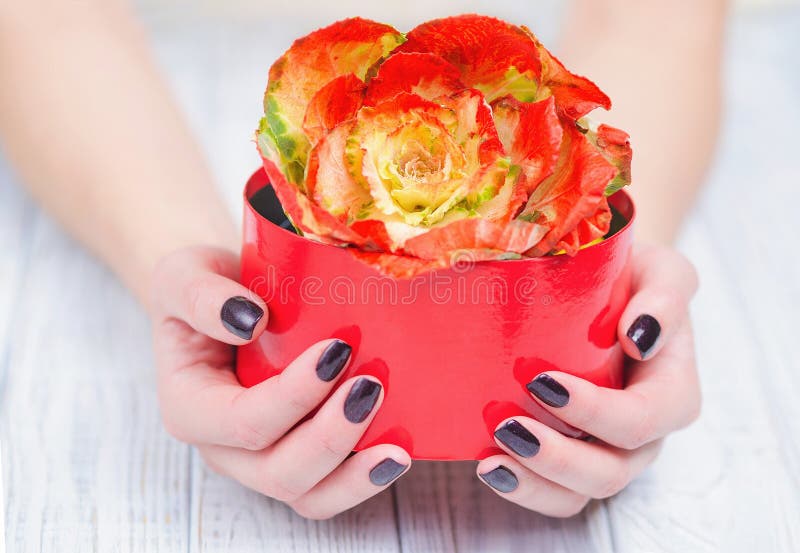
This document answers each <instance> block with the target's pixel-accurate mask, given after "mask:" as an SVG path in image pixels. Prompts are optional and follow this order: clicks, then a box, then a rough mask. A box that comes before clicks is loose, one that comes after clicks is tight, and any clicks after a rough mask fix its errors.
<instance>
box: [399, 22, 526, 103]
mask: <svg viewBox="0 0 800 553" xmlns="http://www.w3.org/2000/svg"><path fill="white" fill-rule="evenodd" d="M407 38H408V41H407V42H406V43H405V44H403V45H402V46H401V47H400V48H399V49H398V51H399V52H429V53H432V54H436V55H438V56H441V57H442V58H444V59H445V60H447V61H448V62H450V63H451V64H453V65H454V66H456V67H457V68H458V69H459V70H460V72H461V80H462V81H463V82H464V84H466V85H467V86H470V87H474V88H477V89H479V90H481V91H482V92H483V93H484V94H485V95H486V98H487V100H488V101H490V102H491V101H492V100H494V99H495V98H498V97H500V96H505V95H506V94H509V93H513V94H514V95H515V96H517V97H519V98H520V99H523V100H529V99H532V98H533V97H534V95H535V91H536V86H537V83H538V80H539V76H540V74H541V63H540V61H539V51H538V49H537V48H536V44H534V42H533V41H532V40H531V38H530V37H529V36H528V34H527V33H526V32H525V31H524V30H523V29H521V28H520V27H517V26H516V25H511V24H510V23H506V22H505V21H501V20H500V19H495V18H493V17H486V16H482V15H459V16H456V17H446V18H444V19H435V20H433V21H428V22H426V23H423V24H421V25H419V26H417V27H415V28H414V29H413V30H412V31H411V32H409V33H408V36H407ZM510 72H514V74H513V75H512V74H510Z"/></svg>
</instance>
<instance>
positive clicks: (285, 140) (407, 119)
mask: <svg viewBox="0 0 800 553" xmlns="http://www.w3.org/2000/svg"><path fill="white" fill-rule="evenodd" d="M610 106H611V104H610V101H609V98H608V97H607V96H606V95H605V94H604V93H603V92H602V91H601V90H600V89H599V88H598V87H597V86H596V85H595V84H594V83H592V82H591V81H589V80H588V79H585V78H583V77H580V76H577V75H574V74H572V73H570V72H569V71H567V70H566V69H565V68H564V66H563V65H562V64H561V63H560V62H559V61H558V60H557V59H556V58H555V57H553V56H552V55H551V54H550V53H549V52H548V51H547V50H546V49H545V48H544V47H543V46H542V45H541V43H540V42H539V41H538V40H537V39H536V37H535V36H534V35H533V34H532V33H531V32H530V31H529V30H528V29H527V28H525V27H521V26H516V25H511V24H509V23H506V22H504V21H500V20H498V19H494V18H491V17H485V16H479V15H462V16H457V17H449V18H444V19H438V20H434V21H429V22H427V23H423V24H422V25H420V26H418V27H416V28H415V29H413V30H412V31H411V32H409V33H408V35H406V36H404V35H403V34H401V33H400V32H398V31H397V30H395V29H394V28H392V27H390V26H388V25H384V24H381V23H376V22H374V21H369V20H365V19H361V18H352V19H347V20H344V21H339V22H337V23H334V24H332V25H330V26H328V27H325V28H323V29H319V30H317V31H314V32H313V33H311V34H309V35H308V36H306V37H303V38H301V39H299V40H297V41H295V43H294V44H293V45H292V47H291V48H290V49H289V50H288V51H287V52H286V53H285V54H284V55H283V56H282V57H281V58H280V59H279V60H278V61H277V62H275V64H273V66H272V67H271V69H270V73H269V84H268V86H267V91H266V94H265V97H264V109H265V116H264V118H263V119H262V120H261V124H260V126H259V129H258V131H257V135H256V138H257V144H258V147H259V151H260V153H261V156H262V158H263V160H264V166H265V169H266V171H267V173H268V175H269V177H270V180H271V182H272V185H273V187H274V189H275V192H276V194H277V196H278V198H279V199H280V201H281V204H282V205H283V208H284V210H285V211H286V214H287V216H288V217H289V218H290V219H291V221H292V222H293V224H294V225H295V227H296V228H297V229H298V231H300V232H302V233H303V234H304V235H306V236H307V237H309V238H312V239H315V240H319V241H322V242H325V243H329V244H333V245H339V246H349V247H350V249H351V251H352V252H353V254H354V255H356V256H357V257H359V259H361V260H362V261H365V262H367V263H369V264H371V265H373V266H374V267H376V268H377V269H379V270H380V271H381V272H383V273H385V274H390V275H393V276H397V277H408V276H412V275H415V274H418V273H420V272H422V271H426V270H429V269H432V268H438V267H446V266H448V265H449V264H450V263H451V260H452V259H454V257H455V254H463V253H464V252H468V253H469V254H470V255H471V256H472V259H474V260H487V259H508V258H514V257H522V256H539V255H545V254H548V253H551V252H554V251H559V250H563V251H565V252H566V253H567V254H569V255H574V254H575V253H576V252H577V251H578V249H580V248H581V247H582V246H584V245H586V244H589V243H591V242H593V241H595V240H597V239H599V238H602V236H603V235H605V234H606V233H607V232H608V230H609V226H610V221H611V211H610V209H609V206H608V202H607V200H606V197H607V196H608V195H610V194H612V193H613V192H615V191H616V190H618V189H619V188H621V187H623V186H625V185H627V184H629V183H630V161H631V150H630V144H629V142H628V135H627V134H625V133H624V132H623V131H620V130H618V129H614V128H611V127H608V126H605V125H600V126H599V127H597V128H591V126H590V125H589V123H588V122H587V121H586V120H585V119H584V117H585V116H586V114H587V113H589V112H590V111H592V110H593V109H595V108H597V107H603V108H605V109H609V108H610Z"/></svg>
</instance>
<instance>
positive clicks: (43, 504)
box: [0, 9, 800, 553]
mask: <svg viewBox="0 0 800 553" xmlns="http://www.w3.org/2000/svg"><path fill="white" fill-rule="evenodd" d="M150 23H151V31H152V32H153V33H154V34H155V36H156V39H157V40H156V44H157V53H158V56H159V59H160V61H161V63H162V64H163V65H164V66H165V67H166V68H167V70H168V72H169V74H170V77H171V82H172V84H173V87H174V89H175V91H176V94H177V95H178V97H179V98H180V99H181V101H182V103H183V105H184V106H185V108H186V111H187V115H188V116H189V119H190V120H191V122H192V125H193V126H194V128H195V130H196V131H197V132H198V134H199V135H200V136H201V138H202V140H203V144H204V147H205V148H206V150H207V151H208V153H209V157H210V159H211V161H212V165H213V167H214V170H215V172H216V174H217V176H218V178H219V180H220V182H221V183H224V185H225V197H226V202H227V203H228V205H229V207H230V208H231V209H232V210H233V212H235V213H238V210H239V208H240V199H239V198H240V185H241V183H242V182H243V180H244V178H245V177H246V176H247V173H248V172H249V171H250V169H251V168H252V167H253V166H254V165H255V164H256V163H257V161H256V159H255V153H254V150H253V149H252V144H250V143H249V142H248V138H249V136H250V132H251V130H252V127H253V124H254V121H256V120H257V119H258V112H259V110H260V109H261V106H260V105H259V104H260V103H259V101H258V96H259V94H260V89H261V88H262V87H263V84H264V83H263V82H262V81H263V79H264V73H265V70H266V68H265V65H264V63H265V62H264V60H269V59H272V58H274V57H275V56H276V55H278V54H279V50H280V49H281V48H283V47H285V46H286V44H287V43H288V41H289V40H290V38H291V37H293V36H294V35H296V34H297V32H296V29H294V28H291V26H282V25H281V24H280V23H279V22H277V21H271V22H270V21H267V22H263V21H259V22H258V24H257V25H256V24H252V25H248V24H244V25H242V24H241V22H239V23H237V24H236V25H235V26H234V25H233V24H229V25H228V26H225V25H216V24H213V25H212V22H209V21H206V22H202V21H199V22H195V24H193V25H192V26H189V27H185V26H183V27H182V26H179V25H177V24H173V23H171V22H170V21H160V20H158V18H153V20H152V21H151V22H150ZM797 28H800V10H797V9H785V10H783V11H781V12H776V13H774V14H763V15H761V16H759V17H758V18H754V19H750V20H744V19H741V20H739V21H738V22H737V23H736V25H735V26H734V27H733V29H732V34H731V39H730V46H729V53H728V77H727V78H728V87H727V90H729V97H728V99H727V106H726V114H727V116H726V118H725V127H724V128H723V132H722V142H721V146H720V152H719V157H718V160H717V163H716V166H715V169H714V171H713V172H712V174H711V175H710V179H709V185H708V188H707V190H706V191H705V192H704V194H703V196H702V198H701V199H700V201H699V203H698V205H697V208H696V209H695V211H694V213H693V214H692V216H691V218H690V220H689V223H688V225H687V228H686V231H685V233H684V236H683V239H682V241H681V247H682V248H683V249H684V251H685V252H686V253H687V254H688V255H689V256H690V257H691V258H692V259H693V261H694V262H695V263H696V264H697V266H698V269H699V272H700V275H701V280H702V287H701V291H700V293H699V294H698V297H697V299H696V302H695V304H694V306H693V314H694V321H695V327H696V337H697V347H698V361H699V364H700V370H701V377H702V381H703V387H704V393H705V407H704V412H703V415H702V417H701V418H700V420H699V421H698V423H696V424H695V425H693V426H692V427H691V428H690V429H688V430H685V431H682V432H679V433H677V434H675V435H674V436H672V437H671V438H670V439H669V440H667V443H666V446H665V449H664V452H663V454H662V455H661V457H660V459H659V460H658V461H657V462H656V463H655V465H654V466H653V467H651V468H650V469H649V470H648V471H647V472H646V473H645V474H644V475H643V476H642V477H641V478H640V479H638V480H637V481H636V482H634V483H633V484H632V485H631V486H629V487H628V489H626V490H625V491H624V492H623V493H621V494H620V495H619V496H617V497H615V498H614V499H612V500H609V501H605V502H595V503H593V504H592V505H590V507H589V508H588V509H587V510H586V511H585V512H584V513H583V514H582V515H581V516H579V517H576V518H574V519H572V520H554V519H548V518H544V517H541V516H538V515H535V514H533V513H530V512H527V511H524V510H522V509H520V508H517V507H515V506H513V505H511V504H510V503H508V502H505V501H503V500H502V499H501V498H500V497H498V496H497V495H495V494H494V493H492V492H490V491H489V490H488V489H487V488H486V487H485V486H484V485H483V484H481V483H480V482H478V480H477V479H476V478H475V476H474V463H452V464H444V463H418V464H416V465H415V466H414V467H412V470H411V472H410V474H408V475H407V476H405V477H404V478H403V479H401V481H400V482H399V483H398V484H397V485H396V486H395V487H394V488H393V489H392V491H390V492H387V493H384V494H381V495H379V496H378V497H376V498H374V499H373V500H371V501H369V502H367V503H365V504H363V505H361V506H360V507H358V508H356V509H354V510H352V511H350V512H348V513H345V514H344V515H342V516H340V517H337V518H335V519H333V520H329V521H323V522H311V521H306V520H304V519H302V518H300V517H298V516H296V515H295V514H293V513H292V512H291V510H290V509H288V508H287V507H285V506H283V505H282V504H280V503H278V502H275V501H272V500H269V499H266V498H263V497H261V496H259V495H257V494H255V493H253V492H251V491H248V490H245V489H243V488H241V487H240V486H238V485H237V484H235V483H234V482H231V481H229V480H227V479H225V478H222V477H219V476H217V475H215V474H212V473H210V472H209V471H208V469H206V467H205V466H204V465H203V463H202V461H201V460H200V459H199V457H198V456H197V454H195V453H194V452H193V451H192V450H191V448H189V447H188V446H185V445H182V444H179V443H177V442H176V441H174V440H172V439H171V438H169V437H168V436H167V435H166V434H165V433H164V431H163V430H162V428H161V423H160V421H159V414H158V409H157V404H156V400H155V394H154V382H153V362H152V358H151V354H150V349H149V328H148V325H147V321H146V318H145V316H144V314H143V313H142V312H141V310H140V309H139V308H138V307H137V306H136V305H135V303H134V302H133V300H132V299H131V298H130V297H129V295H128V294H127V293H126V292H125V291H124V290H123V289H122V288H121V287H120V286H119V284H117V282H116V281H115V279H114V278H113V276H112V275H110V274H109V273H108V271H107V270H106V269H104V268H103V267H102V266H101V265H99V264H98V263H97V262H96V261H95V260H93V259H92V258H90V257H89V256H88V255H87V254H86V253H85V252H84V251H82V250H81V249H80V248H79V247H78V246H77V245H76V244H74V243H73V242H72V241H71V240H70V239H69V238H67V237H65V236H64V235H63V233H62V232H61V231H60V230H59V229H58V228H57V227H56V226H55V224H54V223H53V222H51V221H50V220H49V219H48V218H47V217H46V216H44V215H43V214H41V213H40V212H39V210H38V209H37V208H36V207H35V206H34V204H33V203H32V201H31V200H30V199H28V198H27V197H26V196H25V194H24V193H23V192H21V191H20V189H19V188H18V187H16V186H14V185H13V182H14V178H13V176H12V175H11V174H10V172H9V171H8V169H7V168H6V167H3V166H2V165H0V443H2V476H3V481H4V485H5V490H4V491H5V495H4V503H3V505H4V507H5V516H4V521H5V538H6V543H7V546H8V550H9V551H13V552H15V553H16V552H21V553H27V552H38V551H44V552H55V551H69V552H79V553H82V552H101V553H105V552H109V551H110V552H137V553H138V552H170V553H171V552H181V553H183V552H187V551H191V552H197V553H199V552H203V553H215V552H223V551H244V552H250V551H253V552H255V551H270V552H278V553H283V552H286V553H289V552H291V553H295V552H316V551H320V552H358V553H361V552H385V553H395V552H435V553H439V552H442V553H450V552H459V553H462V552H470V553H471V552H499V553H502V552H522V551H526V552H527V551H547V552H548V553H560V552H575V553H578V552H602V553H605V552H621V553H626V552H631V553H633V552H636V553H640V552H662V551H664V552H667V551H669V552H672V551H681V552H682V553H683V552H688V553H692V552H717V551H725V552H734V553H735V552H739V551H741V552H751V551H757V552H762V551H764V552H773V551H774V552H787V553H789V552H794V551H797V550H798V549H800V530H798V525H797V522H798V521H800V477H799V476H798V474H800V445H798V443H797V437H798V436H800V402H798V401H797V397H796V396H797V390H798V389H800V363H799V362H798V355H797V353H796V351H797V347H796V341H797V340H796V338H795V334H796V330H795V327H796V324H795V320H796V314H795V311H796V310H797V308H798V306H800V284H798V283H800V247H798V237H797V236H798V230H799V229H798V225H797V214H796V206H797V205H798V200H799V199H800V194H799V193H798V186H800V163H799V162H798V155H797V151H796V150H797V146H796V144H797V140H796V132H797V128H800V106H798V103H797V98H798V97H800V71H798V70H797V69H798V68H799V67H800V66H798V65H797V57H796V52H797V51H800V35H798V34H797V33H796V31H795V30H796V29H797ZM254 91H255V92H254Z"/></svg>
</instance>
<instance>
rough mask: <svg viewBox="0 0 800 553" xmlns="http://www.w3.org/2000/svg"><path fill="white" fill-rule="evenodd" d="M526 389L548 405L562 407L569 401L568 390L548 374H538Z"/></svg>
mask: <svg viewBox="0 0 800 553" xmlns="http://www.w3.org/2000/svg"><path fill="white" fill-rule="evenodd" d="M526 388H528V391H529V392H530V393H532V394H533V395H535V396H536V397H537V398H539V399H540V400H541V401H542V403H546V404H547V405H549V406H550V407H564V406H565V405H566V404H567V403H569V392H568V391H567V389H566V388H565V387H564V386H562V385H561V384H559V383H558V381H557V380H556V379H555V378H553V377H552V376H550V375H549V374H540V375H539V376H537V377H536V378H534V379H533V380H531V381H530V382H528V385H527V386H526Z"/></svg>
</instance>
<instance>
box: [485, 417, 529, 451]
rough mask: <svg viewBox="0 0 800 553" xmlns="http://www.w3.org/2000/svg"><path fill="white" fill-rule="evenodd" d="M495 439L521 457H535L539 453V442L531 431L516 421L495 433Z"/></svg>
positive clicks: (508, 423)
mask: <svg viewBox="0 0 800 553" xmlns="http://www.w3.org/2000/svg"><path fill="white" fill-rule="evenodd" d="M494 437H495V438H497V439H498V440H500V441H501V442H503V443H504V444H505V445H506V446H508V448H509V449H511V451H513V452H514V453H516V454H517V455H519V456H520V457H533V456H534V455H536V454H537V453H539V446H540V445H541V444H540V443H539V440H538V439H537V438H536V436H534V435H533V434H531V431H530V430H528V429H527V428H525V427H524V426H522V425H521V424H520V423H518V422H517V421H515V420H510V421H508V422H507V423H505V424H504V425H503V426H501V427H500V428H498V429H497V430H495V431H494Z"/></svg>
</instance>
